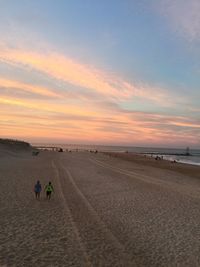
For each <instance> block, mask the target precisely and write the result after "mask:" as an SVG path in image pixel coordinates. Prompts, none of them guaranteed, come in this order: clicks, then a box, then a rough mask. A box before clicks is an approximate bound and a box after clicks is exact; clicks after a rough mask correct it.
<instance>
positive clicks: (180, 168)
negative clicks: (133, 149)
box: [103, 152, 200, 179]
mask: <svg viewBox="0 0 200 267" xmlns="http://www.w3.org/2000/svg"><path fill="white" fill-rule="evenodd" d="M103 153H104V154H106V155H109V156H111V157H115V158H120V159H122V160H125V161H130V162H133V163H137V164H139V165H145V166H150V167H154V168H159V169H165V170H170V171H174V172H178V173H181V174H184V175H188V176H190V175H191V176H192V177H196V178H199V179H200V166H199V165H192V164H187V163H182V162H172V161H169V160H167V159H161V160H155V158H154V157H149V156H147V155H144V154H138V153H119V152H103Z"/></svg>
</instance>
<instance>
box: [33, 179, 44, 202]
mask: <svg viewBox="0 0 200 267" xmlns="http://www.w3.org/2000/svg"><path fill="white" fill-rule="evenodd" d="M41 191H42V186H41V183H40V181H37V183H36V184H35V187H34V192H35V197H36V199H39V198H40V192H41Z"/></svg>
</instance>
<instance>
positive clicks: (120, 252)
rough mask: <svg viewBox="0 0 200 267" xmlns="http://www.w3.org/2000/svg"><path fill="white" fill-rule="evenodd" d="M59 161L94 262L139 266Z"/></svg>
mask: <svg viewBox="0 0 200 267" xmlns="http://www.w3.org/2000/svg"><path fill="white" fill-rule="evenodd" d="M58 164H59V166H60V168H59V171H60V175H59V177H60V179H61V185H62V190H65V191H64V192H63V195H64V198H65V201H66V202H67V205H68V207H69V209H70V212H71V214H72V217H73V221H74V223H75V225H76V228H77V231H78V232H79V236H80V238H81V242H82V244H84V250H85V251H86V253H87V255H88V257H89V261H90V262H91V263H92V266H95V267H96V266H127V267H128V266H132V267H134V266H136V264H135V263H134V262H133V261H132V260H131V256H130V255H129V254H128V253H127V252H126V251H125V248H124V246H123V245H122V244H121V243H120V242H119V241H118V239H117V238H116V237H115V236H114V235H113V233H112V232H111V231H110V230H109V229H108V228H107V227H106V225H105V224H104V222H103V221H102V220H101V219H100V217H99V216H98V214H97V213H96V211H95V210H94V209H93V207H92V206H91V204H90V203H89V202H88V200H87V199H86V197H85V196H84V195H83V193H82V192H81V190H80V189H79V188H78V186H77V185H76V183H75V181H74V179H73V177H72V175H71V173H70V171H69V170H68V169H67V168H66V167H65V166H64V165H63V164H62V163H60V162H59V163H58Z"/></svg>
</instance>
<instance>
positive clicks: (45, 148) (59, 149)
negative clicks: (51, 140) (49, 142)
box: [34, 146, 63, 152]
mask: <svg viewBox="0 0 200 267" xmlns="http://www.w3.org/2000/svg"><path fill="white" fill-rule="evenodd" d="M34 148H36V149H41V150H50V151H57V152H63V149H62V147H58V146H34Z"/></svg>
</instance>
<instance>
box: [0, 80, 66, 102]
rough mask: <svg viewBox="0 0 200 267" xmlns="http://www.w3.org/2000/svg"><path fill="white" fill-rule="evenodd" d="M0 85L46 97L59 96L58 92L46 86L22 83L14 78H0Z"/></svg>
mask: <svg viewBox="0 0 200 267" xmlns="http://www.w3.org/2000/svg"><path fill="white" fill-rule="evenodd" d="M0 87H4V88H9V89H13V90H23V91H27V92H31V93H35V94H39V95H43V96H48V97H61V95H59V94H58V93H55V92H52V91H50V90H49V89H48V88H44V87H41V86H36V85H31V84H27V83H22V82H20V81H16V80H8V79H3V78H0Z"/></svg>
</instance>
